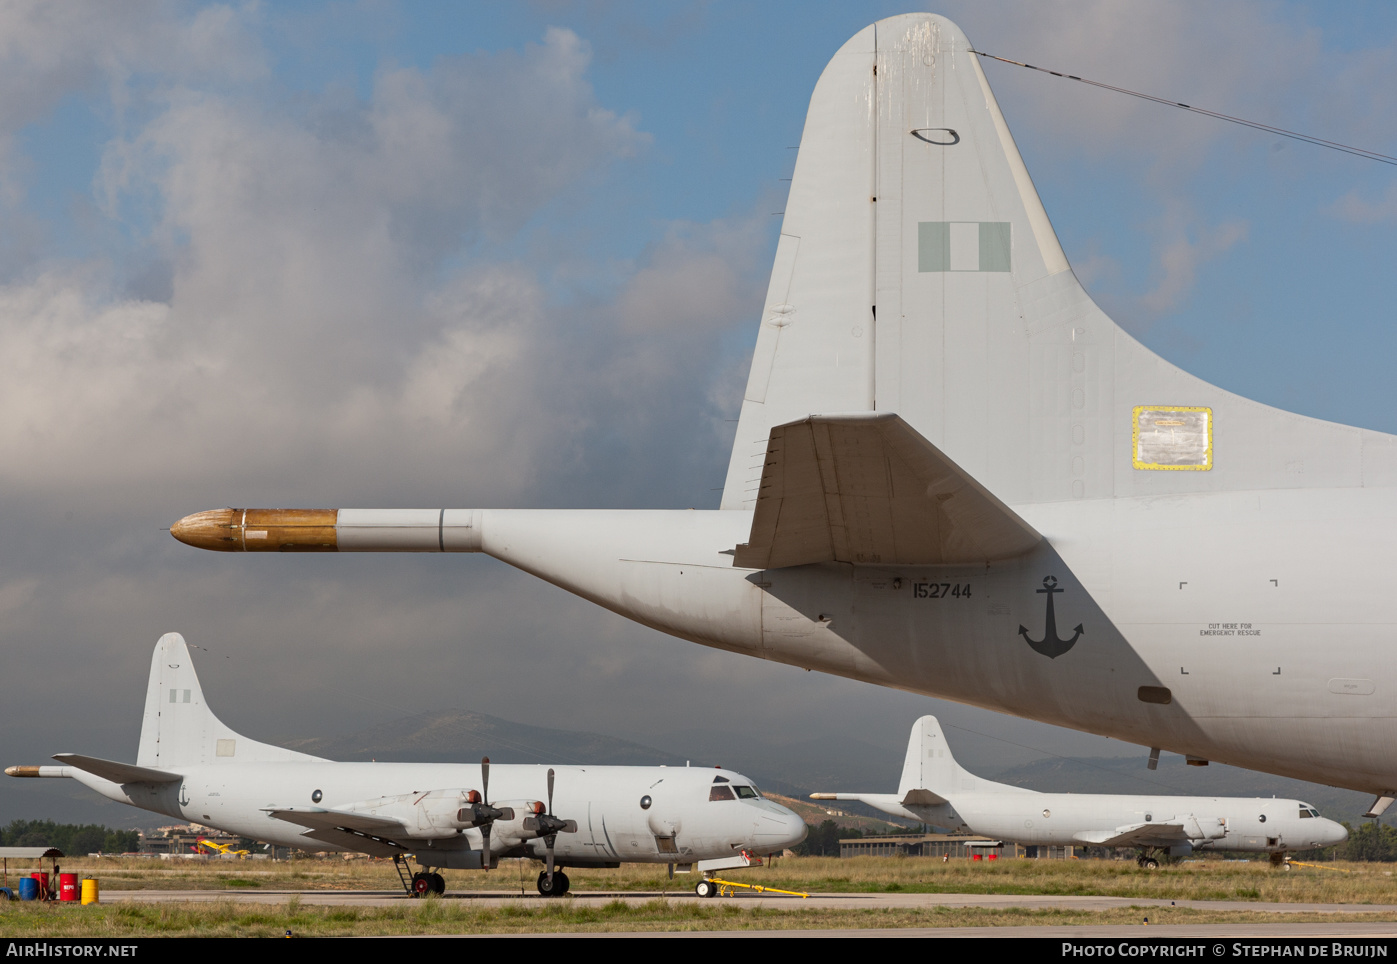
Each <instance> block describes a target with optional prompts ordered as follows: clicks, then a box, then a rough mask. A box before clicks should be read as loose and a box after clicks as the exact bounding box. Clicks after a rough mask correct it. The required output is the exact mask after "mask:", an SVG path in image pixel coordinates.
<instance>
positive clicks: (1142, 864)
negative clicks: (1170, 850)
mask: <svg viewBox="0 0 1397 964" xmlns="http://www.w3.org/2000/svg"><path fill="white" fill-rule="evenodd" d="M1135 863H1136V865H1137V866H1139V868H1140V869H1141V870H1158V869H1159V861H1158V860H1157V859H1156V858H1154V857H1152V856H1150V852H1149V851H1148V850H1142V851H1140V854H1139V856H1137V857H1136V858H1135Z"/></svg>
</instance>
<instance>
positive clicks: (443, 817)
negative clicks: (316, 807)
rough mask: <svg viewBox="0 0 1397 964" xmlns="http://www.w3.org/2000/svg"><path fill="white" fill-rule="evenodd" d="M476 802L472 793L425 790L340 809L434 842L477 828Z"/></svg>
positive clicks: (475, 796)
mask: <svg viewBox="0 0 1397 964" xmlns="http://www.w3.org/2000/svg"><path fill="white" fill-rule="evenodd" d="M479 801H480V794H479V793H477V792H476V791H474V790H428V791H426V792H419V793H400V794H397V795H396V796H389V797H379V798H377V799H375V800H365V801H363V802H361V803H355V804H351V805H350V806H348V807H344V808H342V809H344V810H348V811H352V812H354V813H362V814H367V815H370V816H374V817H381V818H384V819H387V820H394V821H397V822H398V823H400V824H401V825H402V828H403V835H404V836H407V837H423V838H434V837H447V836H451V835H452V834H455V833H456V832H457V831H460V830H468V829H470V828H472V827H475V826H477V825H478V824H479V823H480V822H481V820H480V811H479V809H478V808H479ZM510 816H513V814H512V812H511V813H510Z"/></svg>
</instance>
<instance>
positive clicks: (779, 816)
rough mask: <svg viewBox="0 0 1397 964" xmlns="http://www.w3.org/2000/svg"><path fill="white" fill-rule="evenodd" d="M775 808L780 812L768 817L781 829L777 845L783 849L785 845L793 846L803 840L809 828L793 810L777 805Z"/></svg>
mask: <svg viewBox="0 0 1397 964" xmlns="http://www.w3.org/2000/svg"><path fill="white" fill-rule="evenodd" d="M777 809H778V810H780V813H773V814H772V815H771V817H770V818H769V819H770V820H772V821H773V822H776V823H778V824H780V827H781V830H780V831H779V839H778V843H777V845H778V846H779V847H780V848H781V849H782V850H785V849H786V848H787V847H794V846H795V845H796V844H798V843H800V842H801V841H802V840H804V839H805V835H806V834H807V833H809V832H810V828H809V827H807V826H806V825H805V821H804V820H802V819H801V818H800V815H799V814H797V813H795V812H794V811H792V810H787V809H786V808H785V807H781V806H778V807H777Z"/></svg>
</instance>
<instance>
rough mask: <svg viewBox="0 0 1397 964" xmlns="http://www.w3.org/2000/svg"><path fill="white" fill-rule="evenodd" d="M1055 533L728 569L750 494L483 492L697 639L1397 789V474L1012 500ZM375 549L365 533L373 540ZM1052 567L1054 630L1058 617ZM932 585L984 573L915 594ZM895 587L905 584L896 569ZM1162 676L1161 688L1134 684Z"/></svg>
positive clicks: (644, 613) (539, 545)
mask: <svg viewBox="0 0 1397 964" xmlns="http://www.w3.org/2000/svg"><path fill="white" fill-rule="evenodd" d="M1014 508H1015V510H1016V511H1018V512H1020V513H1021V514H1022V515H1023V517H1024V518H1025V519H1026V520H1027V521H1028V522H1030V523H1031V524H1032V525H1033V526H1034V527H1035V528H1037V529H1038V530H1039V531H1040V532H1042V533H1043V534H1044V536H1045V543H1046V544H1045V546H1044V547H1043V548H1041V549H1039V550H1038V551H1036V552H1035V553H1032V554H1030V555H1029V556H1027V557H1024V558H1021V559H1016V560H1012V561H1009V562H1005V563H995V564H992V565H987V566H973V567H940V568H938V567H912V566H905V567H896V568H887V567H879V566H862V565H860V566H855V565H846V564H840V563H825V564H820V565H812V566H800V567H793V568H787V569H777V570H762V571H754V570H740V569H734V568H733V567H732V556H731V555H730V554H729V553H730V552H731V550H732V548H733V547H734V546H735V545H736V544H737V543H739V542H742V541H744V540H745V539H746V537H747V533H748V531H749V530H750V527H751V513H750V512H747V511H744V510H718V511H695V510H688V511H662V510H656V511H627V510H596V511H584V510H481V511H480V512H479V513H478V515H477V518H478V520H479V522H478V525H479V542H480V548H481V550H482V551H484V552H486V553H488V554H489V555H492V556H494V557H496V558H498V559H500V560H502V561H504V562H507V563H509V564H510V565H513V566H517V567H518V568H520V569H523V570H525V571H526V572H529V573H532V574H534V575H536V576H539V577H540V578H542V579H545V580H547V581H548V582H551V583H554V584H555V585H558V586H561V587H563V588H565V589H568V590H569V591H571V592H574V593H577V594H578V595H580V596H583V597H584V598H586V599H589V600H591V601H593V602H595V603H597V604H599V605H602V606H605V607H606V608H608V609H611V610H613V611H614V612H617V613H620V614H621V615H624V616H627V617H628V618H630V619H634V620H636V621H638V622H641V623H644V624H645V625H648V626H652V627H654V628H656V629H659V630H662V631H664V632H667V633H671V634H673V635H676V636H680V637H683V638H685V639H689V640H692V641H694V642H698V643H703V644H705V645H709V646H715V647H718V648H720V649H726V650H730V651H733V652H740V653H746V654H748V655H752V656H759V657H762V658H765V659H772V660H777V661H779V662H785V663H790V664H792V665H797V666H801V667H805V668H809V669H817V670H821V671H824V672H829V673H834V674H838V675H841V676H849V677H853V678H856V679H862V680H866V681H868V682H872V683H877V684H880V685H886V686H895V687H898V688H901V689H906V690H910V691H913V692H918V693H924V694H926V695H929V696H938V697H944V698H947V699H953V700H957V701H960V702H965V703H971V704H975V705H978V706H983V707H986V708H989V709H994V710H1000V711H1004V712H1009V713H1013V714H1015V715H1019V716H1027V717H1030V718H1033V719H1038V720H1042V721H1044V722H1048V723H1053V724H1057V725H1062V726H1068V727H1072V728H1074V729H1079V730H1085V731H1088V732H1093V733H1099V734H1102V735H1106V736H1111V737H1114V738H1116V739H1121V740H1126V741H1129V742H1133V743H1138V744H1142V745H1145V746H1159V747H1162V748H1164V749H1166V750H1171V751H1173V752H1177V753H1183V754H1191V755H1194V756H1197V757H1201V758H1203V759H1210V760H1217V761H1220V762H1226V763H1229V764H1233V765H1236V766H1242V767H1250V768H1253V769H1260V770H1266V771H1269V772H1272V773H1280V774H1285V775H1288V776H1293V777H1296V778H1297V779H1304V780H1315V781H1320V782H1325V783H1330V784H1334V785H1337V786H1345V787H1350V788H1353V789H1359V790H1368V791H1373V792H1377V791H1381V790H1383V789H1386V788H1390V787H1393V786H1397V755H1395V754H1394V750H1393V747H1394V746H1397V665H1394V664H1393V663H1392V661H1391V660H1389V659H1386V658H1385V654H1386V653H1387V651H1388V647H1389V646H1390V640H1391V638H1392V636H1393V634H1394V631H1397V594H1394V593H1393V592H1392V591H1391V588H1390V587H1389V585H1388V581H1389V580H1388V577H1387V573H1386V566H1385V565H1384V560H1385V559H1386V558H1387V555H1388V553H1389V551H1390V550H1389V547H1390V546H1391V545H1392V543H1393V541H1394V536H1397V521H1394V520H1397V491H1394V490H1391V489H1366V488H1353V489H1334V490H1315V489H1304V490H1269V491H1258V492H1221V493H1193V494H1188V495H1170V496H1167V497H1157V498H1150V497H1139V498H1131V499H1119V498H1118V499H1114V500H1084V501H1077V502H1062V503H1046V504H1044V503H1040V504H1036V505H1022V506H1015V507H1014ZM366 548H367V547H366ZM1047 576H1054V577H1055V578H1056V579H1057V580H1058V582H1059V585H1060V588H1061V590H1062V591H1060V592H1058V593H1055V594H1054V606H1055V616H1056V623H1057V635H1058V637H1059V638H1064V639H1066V638H1070V637H1071V636H1072V635H1073V630H1074V628H1075V627H1076V626H1077V625H1079V624H1080V625H1081V626H1082V627H1083V633H1082V635H1081V637H1080V638H1079V639H1078V641H1077V643H1076V644H1075V645H1074V646H1073V647H1072V648H1071V649H1070V650H1068V651H1067V652H1065V653H1063V654H1061V655H1059V656H1057V657H1056V658H1052V659H1050V658H1048V657H1046V656H1044V655H1041V654H1040V653H1038V652H1035V651H1034V650H1033V649H1031V648H1030V647H1029V646H1028V644H1027V643H1026V641H1025V639H1024V637H1023V636H1022V635H1020V633H1019V627H1020V626H1022V627H1024V628H1025V629H1026V631H1027V635H1028V636H1029V637H1031V638H1033V639H1041V638H1042V637H1043V635H1044V631H1045V615H1046V612H1045V610H1046V606H1045V596H1044V594H1043V593H1042V592H1041V591H1040V590H1042V588H1043V580H1044V578H1045V577H1047ZM919 583H926V584H936V585H937V586H938V587H939V586H941V585H949V586H951V587H953V588H954V587H958V586H969V587H970V593H969V595H968V596H965V595H961V596H951V597H949V598H930V597H929V596H919V595H918V591H919V590H918V589H917V585H918V584H919ZM899 585H900V587H901V588H895V587H897V586H899ZM1142 686H1149V687H1166V688H1168V689H1169V691H1170V693H1171V701H1170V702H1169V703H1168V704H1167V705H1161V704H1157V703H1147V702H1142V701H1141V699H1140V694H1139V690H1140V687H1142Z"/></svg>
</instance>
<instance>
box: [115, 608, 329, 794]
mask: <svg viewBox="0 0 1397 964" xmlns="http://www.w3.org/2000/svg"><path fill="white" fill-rule="evenodd" d="M318 759H320V758H319V757H313V756H308V755H306V754H304V753H296V752H293V751H291V750H285V749H282V748H281V747H278V746H271V745H269V744H266V743H258V742H257V741H256V740H249V739H248V738H247V737H245V736H241V735H239V734H237V733H235V732H233V731H232V730H230V729H229V728H228V727H227V726H225V725H224V724H223V722H222V721H221V720H219V719H218V717H216V716H214V715H213V711H212V710H210V709H209V708H208V704H207V703H205V702H204V691H203V689H201V688H200V686H199V677H198V675H197V674H196V673H195V672H194V663H193V660H191V659H190V657H189V647H188V646H187V645H185V642H184V637H183V636H181V635H180V634H179V633H166V634H165V635H164V636H161V637H160V641H159V642H157V643H156V644H155V654H154V655H153V656H152V657H151V661H150V682H149V683H148V684H147V687H146V707H145V717H144V719H143V720H142V721H141V744H140V749H139V750H138V751H137V753H136V764H137V765H138V766H145V767H169V768H172V769H177V768H182V767H189V766H200V765H206V764H218V763H233V762H239V763H250V762H280V761H293V760H318Z"/></svg>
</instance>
